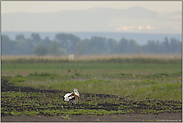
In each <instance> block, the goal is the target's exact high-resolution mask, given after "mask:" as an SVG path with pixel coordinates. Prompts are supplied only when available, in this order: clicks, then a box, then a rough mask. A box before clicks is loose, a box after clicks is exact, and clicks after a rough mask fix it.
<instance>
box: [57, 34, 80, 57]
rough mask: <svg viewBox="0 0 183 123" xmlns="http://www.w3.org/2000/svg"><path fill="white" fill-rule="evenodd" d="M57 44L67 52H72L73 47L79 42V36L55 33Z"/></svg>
mask: <svg viewBox="0 0 183 123" xmlns="http://www.w3.org/2000/svg"><path fill="white" fill-rule="evenodd" d="M55 41H57V42H58V46H59V47H62V48H63V49H66V50H67V52H68V53H72V54H73V53H74V49H75V47H76V46H77V45H78V44H79V43H80V38H79V37H77V36H75V35H72V34H64V33H59V34H56V35H55Z"/></svg>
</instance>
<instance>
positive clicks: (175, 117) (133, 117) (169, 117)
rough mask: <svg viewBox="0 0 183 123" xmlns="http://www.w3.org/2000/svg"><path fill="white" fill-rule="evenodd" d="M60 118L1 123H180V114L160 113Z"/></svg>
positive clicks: (22, 118)
mask: <svg viewBox="0 0 183 123" xmlns="http://www.w3.org/2000/svg"><path fill="white" fill-rule="evenodd" d="M63 117H64V116H63V115H60V116H49V117H47V116H40V115H38V116H3V117H1V122H12V121H14V122H41V121H47V122H58V121H59V122H60V121H61V122H62V121H83V122H85V121H88V122H91V121H93V122H94V121H99V122H101V121H105V122H107V121H109V122H113V121H116V122H124V121H153V122H156V121H160V122H182V113H160V114H158V115H153V114H112V115H103V116H91V115H70V116H69V118H71V119H70V120H69V119H67V118H63Z"/></svg>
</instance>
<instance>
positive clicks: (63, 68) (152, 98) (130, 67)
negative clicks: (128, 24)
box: [1, 59, 182, 119]
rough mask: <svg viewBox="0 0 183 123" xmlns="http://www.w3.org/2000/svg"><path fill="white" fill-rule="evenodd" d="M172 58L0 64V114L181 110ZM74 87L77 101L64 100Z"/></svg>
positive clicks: (179, 84)
mask: <svg viewBox="0 0 183 123" xmlns="http://www.w3.org/2000/svg"><path fill="white" fill-rule="evenodd" d="M115 60H116V61H118V59H115ZM158 60H159V59H158ZM176 60H177V59H174V60H172V63H171V62H170V61H171V60H170V61H168V62H167V61H166V62H167V63H166V64H165V63H163V62H164V61H161V60H160V61H161V62H157V63H155V62H154V63H153V64H152V63H151V61H148V60H147V61H146V62H144V63H143V64H142V63H123V62H121V63H120V62H117V63H115V64H114V63H113V62H108V61H106V62H104V63H100V62H91V63H90V62H81V63H79V62H77V61H72V62H70V61H69V62H68V63H62V62H61V63H54V64H52V63H42V64H41V63H34V64H28V63H21V64H20V63H13V62H7V63H3V64H2V76H1V79H2V83H1V86H2V88H1V90H2V93H1V114H2V115H3V116H4V115H46V116H55V115H60V114H64V115H65V116H64V118H66V119H69V115H71V114H75V115H83V114H89V115H104V114H119V113H120V114H123V113H141V114H143V113H152V114H158V113H160V112H181V111H182V77H181V75H182V71H181V63H179V62H176ZM96 61H97V60H96ZM132 61H133V60H132ZM68 69H70V70H71V71H70V72H68ZM73 88H77V89H78V90H79V92H80V96H81V98H80V101H79V103H78V104H77V105H72V104H70V103H68V102H64V101H63V96H64V94H66V93H67V92H70V91H72V90H73Z"/></svg>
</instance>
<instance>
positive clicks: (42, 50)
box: [34, 46, 48, 56]
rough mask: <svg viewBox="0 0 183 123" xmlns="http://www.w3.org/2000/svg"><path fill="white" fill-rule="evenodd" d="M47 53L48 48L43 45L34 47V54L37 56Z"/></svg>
mask: <svg viewBox="0 0 183 123" xmlns="http://www.w3.org/2000/svg"><path fill="white" fill-rule="evenodd" d="M47 53H48V49H47V47H45V46H37V47H36V48H35V49H34V54H35V55H37V56H45V55H46V54H47Z"/></svg>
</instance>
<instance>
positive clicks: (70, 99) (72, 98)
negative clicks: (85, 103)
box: [64, 88, 79, 104]
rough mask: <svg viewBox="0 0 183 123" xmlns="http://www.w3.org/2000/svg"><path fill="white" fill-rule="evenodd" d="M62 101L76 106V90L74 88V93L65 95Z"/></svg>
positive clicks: (77, 99) (77, 97) (77, 95)
mask: <svg viewBox="0 0 183 123" xmlns="http://www.w3.org/2000/svg"><path fill="white" fill-rule="evenodd" d="M64 101H67V102H71V103H72V104H77V103H78V101H79V92H78V89H76V88H74V92H71V93H67V94H66V95H65V96H64Z"/></svg>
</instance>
